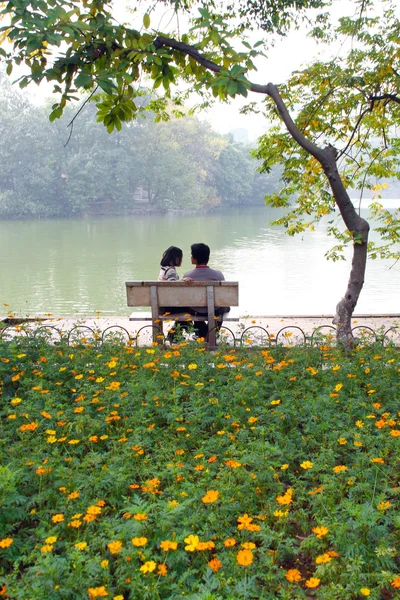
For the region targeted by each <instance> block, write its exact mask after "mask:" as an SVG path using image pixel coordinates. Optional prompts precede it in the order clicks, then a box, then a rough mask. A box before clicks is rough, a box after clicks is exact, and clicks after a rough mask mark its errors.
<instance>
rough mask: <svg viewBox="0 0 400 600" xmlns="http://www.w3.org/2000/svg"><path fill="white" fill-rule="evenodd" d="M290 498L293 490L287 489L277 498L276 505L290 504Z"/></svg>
mask: <svg viewBox="0 0 400 600" xmlns="http://www.w3.org/2000/svg"><path fill="white" fill-rule="evenodd" d="M292 496H293V489H292V488H288V489H287V490H286V492H285V493H284V494H282V496H277V498H276V501H277V502H278V504H291V503H292V502H293V500H292Z"/></svg>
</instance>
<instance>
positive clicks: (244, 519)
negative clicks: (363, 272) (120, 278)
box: [0, 339, 400, 600]
mask: <svg viewBox="0 0 400 600" xmlns="http://www.w3.org/2000/svg"><path fill="white" fill-rule="evenodd" d="M0 350H1V354H0V356H1V358H0V390H1V392H0V393H1V408H0V414H1V423H2V425H1V428H2V431H1V440H0V444H1V445H0V449H1V455H2V462H1V465H2V466H1V467H0V499H1V505H2V510H1V513H0V597H9V598H13V599H18V600H22V599H23V600H28V599H33V600H39V599H46V600H53V599H54V600H56V599H60V598H66V599H67V598H74V599H81V598H82V599H88V598H90V599H93V598H98V597H107V598H110V599H114V600H122V599H123V600H128V599H130V600H133V599H135V600H136V599H137V600H139V599H143V598H149V599H158V598H160V599H161V598H163V599H164V598H165V599H167V598H171V599H172V598H178V597H182V596H185V597H187V598H193V599H198V600H200V599H203V600H206V599H207V600H219V599H232V600H233V599H236V598H257V599H261V598H262V599H270V600H272V599H274V598H281V599H290V600H294V599H302V598H317V599H320V600H322V599H324V600H328V599H329V600H330V599H340V600H347V599H356V598H363V597H367V596H369V597H370V598H371V599H394V598H399V590H400V562H399V555H398V549H399V547H400V543H399V526H400V514H399V510H398V506H399V503H398V501H399V492H400V488H399V472H400V469H399V466H400V465H399V456H400V453H399V443H400V413H399V412H398V411H399V395H400V394H399V371H400V358H399V354H398V350H397V349H395V348H391V347H387V348H384V347H383V346H372V347H371V346H362V347H359V348H357V349H356V350H354V351H353V352H352V353H344V352H342V351H341V350H339V349H337V348H330V347H329V346H320V347H318V348H317V347H315V348H283V347H275V348H273V349H271V350H270V351H268V350H261V349H238V350H234V349H232V348H221V349H220V350H219V351H218V352H216V353H212V354H211V353H209V352H208V351H206V350H205V349H204V348H203V347H202V346H201V345H199V344H194V345H192V346H191V345H189V346H175V347H173V348H171V349H168V350H166V349H165V348H135V347H130V346H124V345H123V344H122V343H120V344H115V345H113V344H103V345H102V346H93V345H84V344H81V345H76V346H74V347H71V346H67V345H66V344H63V343H62V344H60V345H52V344H49V343H46V341H44V340H40V339H33V340H29V339H25V340H21V339H18V340H16V341H7V342H6V341H0Z"/></svg>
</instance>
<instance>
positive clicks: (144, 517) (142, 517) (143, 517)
mask: <svg viewBox="0 0 400 600" xmlns="http://www.w3.org/2000/svg"><path fill="white" fill-rule="evenodd" d="M133 518H134V519H135V521H146V520H147V519H148V518H149V517H148V516H147V515H146V513H136V514H135V515H133Z"/></svg>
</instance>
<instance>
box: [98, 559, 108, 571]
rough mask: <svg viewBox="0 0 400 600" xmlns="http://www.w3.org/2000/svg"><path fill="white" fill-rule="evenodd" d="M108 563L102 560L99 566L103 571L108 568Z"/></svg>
mask: <svg viewBox="0 0 400 600" xmlns="http://www.w3.org/2000/svg"><path fill="white" fill-rule="evenodd" d="M108 563H109V561H108V560H102V561H101V563H100V564H101V566H102V567H103V569H106V568H107V567H108Z"/></svg>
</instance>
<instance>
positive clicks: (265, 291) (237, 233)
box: [0, 206, 400, 316]
mask: <svg viewBox="0 0 400 600" xmlns="http://www.w3.org/2000/svg"><path fill="white" fill-rule="evenodd" d="M366 216H368V215H366ZM275 218H277V212H276V211H274V210H273V209H271V208H267V207H263V206H260V207H250V208H240V209H229V210H228V209H227V210H219V211H217V212H214V213H211V214H206V215H202V216H198V215H176V214H173V215H156V216H155V215H151V216H150V215H149V216H147V215H144V216H132V217H115V218H108V217H107V218H93V219H84V220H78V219H76V220H49V221H0V303H1V304H0V306H1V307H2V308H3V309H4V310H1V311H0V313H2V312H3V313H4V314H5V313H6V312H7V311H8V310H12V311H14V312H16V313H17V314H19V315H37V314H43V313H53V314H54V315H57V316H61V315H62V316H67V315H87V316H89V315H94V314H96V311H100V314H101V315H103V316H110V315H128V314H130V312H131V309H130V308H128V307H127V306H126V295H125V286H124V282H125V281H126V280H129V279H156V278H157V277H158V273H159V263H160V258H161V255H162V252H163V251H164V250H165V249H166V248H167V247H168V246H171V245H174V246H179V247H181V248H182V249H183V252H184V257H183V265H182V267H181V268H180V269H179V272H180V275H181V276H182V275H183V273H184V272H185V271H186V270H188V269H189V268H191V265H190V244H191V243H193V242H205V243H207V244H208V245H209V246H210V247H211V259H210V266H212V267H215V268H218V269H221V270H222V271H223V273H224V275H225V278H226V279H227V280H235V281H236V280H238V281H239V283H240V287H239V294H240V313H241V314H251V315H275V314H279V315H291V314H292V315H293V314H295V315H307V314H309V315H311V314H314V315H315V314H332V313H333V312H334V310H335V306H336V304H337V302H338V301H339V300H340V298H341V297H342V295H343V294H344V292H345V290H346V284H347V280H348V276H349V272H350V262H349V260H347V261H339V262H336V263H332V262H328V261H327V260H326V259H325V258H324V254H325V252H326V250H328V249H329V248H330V246H331V245H333V240H331V239H330V238H328V236H327V233H326V224H320V225H319V226H318V227H317V228H316V230H315V231H314V232H307V233H306V234H304V235H302V236H295V237H293V238H292V237H289V236H287V235H286V234H285V231H284V229H283V228H278V227H271V226H270V225H269V223H270V222H271V221H272V220H273V219H275ZM390 267H392V268H390ZM399 290H400V263H398V264H396V265H394V266H393V261H391V262H383V261H369V263H368V265H367V273H366V281H365V284H364V289H363V291H362V294H361V298H360V301H359V303H358V305H357V308H356V311H355V312H356V313H368V314H385V313H400V302H399ZM2 304H8V305H9V307H4V306H2Z"/></svg>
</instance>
